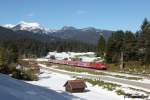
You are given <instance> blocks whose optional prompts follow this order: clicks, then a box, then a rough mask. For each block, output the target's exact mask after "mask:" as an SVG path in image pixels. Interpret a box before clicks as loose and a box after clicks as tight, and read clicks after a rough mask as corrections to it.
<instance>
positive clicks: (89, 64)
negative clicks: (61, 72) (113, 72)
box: [49, 58, 107, 70]
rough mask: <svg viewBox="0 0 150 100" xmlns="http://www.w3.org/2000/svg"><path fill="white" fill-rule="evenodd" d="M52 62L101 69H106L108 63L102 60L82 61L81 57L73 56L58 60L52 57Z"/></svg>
mask: <svg viewBox="0 0 150 100" xmlns="http://www.w3.org/2000/svg"><path fill="white" fill-rule="evenodd" d="M49 62H50V63H54V64H63V65H71V66H77V67H84V68H91V69H99V70H106V69H107V67H106V64H105V63H102V62H82V61H81V59H76V58H71V60H68V59H67V58H65V59H63V60H56V59H50V60H49Z"/></svg>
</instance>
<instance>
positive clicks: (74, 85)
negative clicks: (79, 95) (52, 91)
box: [64, 80, 87, 89]
mask: <svg viewBox="0 0 150 100" xmlns="http://www.w3.org/2000/svg"><path fill="white" fill-rule="evenodd" d="M67 85H70V87H71V89H80V88H86V87H87V86H86V84H85V82H84V81H82V80H68V81H67V82H66V83H65V84H64V86H67Z"/></svg>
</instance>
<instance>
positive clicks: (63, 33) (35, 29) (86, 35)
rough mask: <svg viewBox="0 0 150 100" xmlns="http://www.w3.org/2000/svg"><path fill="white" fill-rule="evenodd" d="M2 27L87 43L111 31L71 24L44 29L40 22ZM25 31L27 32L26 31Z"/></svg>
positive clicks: (94, 41) (92, 42) (106, 35)
mask: <svg viewBox="0 0 150 100" xmlns="http://www.w3.org/2000/svg"><path fill="white" fill-rule="evenodd" d="M4 27H6V28H9V29H12V30H13V31H17V32H18V31H28V32H32V33H36V34H46V35H47V36H50V37H56V38H60V39H63V40H73V41H80V42H83V43H88V44H96V43H97V41H98V39H99V37H100V35H103V36H104V37H105V39H108V37H109V36H110V35H111V33H112V31H109V30H101V29H96V28H93V27H87V28H82V29H79V28H75V27H72V26H64V27H62V28H61V29H58V30H52V29H46V28H44V27H42V26H41V25H40V24H38V23H35V22H32V23H28V22H24V21H22V22H20V23H18V24H16V25H12V24H7V25H4ZM28 32H27V33H28Z"/></svg>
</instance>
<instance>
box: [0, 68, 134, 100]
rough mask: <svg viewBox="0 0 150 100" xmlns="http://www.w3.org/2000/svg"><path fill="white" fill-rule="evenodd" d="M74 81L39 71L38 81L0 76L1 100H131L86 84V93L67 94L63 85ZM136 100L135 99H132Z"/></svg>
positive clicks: (59, 75)
mask: <svg viewBox="0 0 150 100" xmlns="http://www.w3.org/2000/svg"><path fill="white" fill-rule="evenodd" d="M71 79H74V78H73V77H70V76H68V75H64V74H59V73H54V72H49V71H46V70H41V74H40V75H39V80H38V81H28V82H24V81H20V80H16V79H13V78H11V77H9V76H7V75H3V74H0V98H1V99H2V100H124V99H125V100H132V99H129V98H124V97H123V96H119V95H117V94H116V93H115V92H113V91H108V90H106V89H103V88H101V87H99V86H97V85H96V86H92V85H91V84H90V83H86V84H87V88H86V92H83V93H68V92H66V91H65V87H63V85H64V84H65V82H66V81H67V80H71ZM134 100H137V99H134Z"/></svg>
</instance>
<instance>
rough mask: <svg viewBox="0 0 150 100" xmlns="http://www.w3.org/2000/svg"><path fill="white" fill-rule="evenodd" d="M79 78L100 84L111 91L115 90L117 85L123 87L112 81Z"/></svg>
mask: <svg viewBox="0 0 150 100" xmlns="http://www.w3.org/2000/svg"><path fill="white" fill-rule="evenodd" d="M78 79H80V80H84V81H86V82H89V83H91V84H92V85H93V86H95V85H98V86H100V87H102V88H104V89H107V90H109V91H114V90H115V89H116V88H117V87H121V85H118V84H114V83H110V82H104V81H102V80H92V79H88V78H78Z"/></svg>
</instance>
